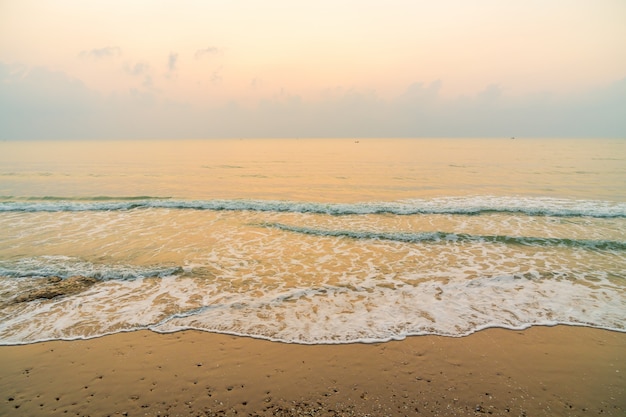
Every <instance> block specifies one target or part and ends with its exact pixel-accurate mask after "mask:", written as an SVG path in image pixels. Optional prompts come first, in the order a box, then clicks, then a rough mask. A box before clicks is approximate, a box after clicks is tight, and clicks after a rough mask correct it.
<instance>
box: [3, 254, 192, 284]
mask: <svg viewBox="0 0 626 417" xmlns="http://www.w3.org/2000/svg"><path fill="white" fill-rule="evenodd" d="M182 272H183V268H182V267H179V266H171V265H165V266H163V265H155V266H131V265H123V264H113V265H112V264H95V263H92V262H88V261H83V260H80V259H78V258H75V257H71V256H37V257H31V258H22V259H19V260H17V261H0V276H3V277H9V278H27V277H42V278H46V277H59V278H62V279H66V278H69V277H73V276H81V277H86V278H94V279H97V280H98V281H111V280H121V281H129V280H135V279H140V278H148V277H159V278H163V277H167V276H171V275H175V274H180V273H182Z"/></svg>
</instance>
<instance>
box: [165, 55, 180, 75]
mask: <svg viewBox="0 0 626 417" xmlns="http://www.w3.org/2000/svg"><path fill="white" fill-rule="evenodd" d="M177 63H178V54H176V53H174V52H172V53H170V55H169V57H168V59H167V69H168V71H170V72H174V71H176V64H177Z"/></svg>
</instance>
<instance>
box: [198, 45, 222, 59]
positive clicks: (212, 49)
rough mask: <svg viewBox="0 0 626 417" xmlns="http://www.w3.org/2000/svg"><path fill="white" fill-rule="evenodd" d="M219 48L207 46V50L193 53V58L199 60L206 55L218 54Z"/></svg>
mask: <svg viewBox="0 0 626 417" xmlns="http://www.w3.org/2000/svg"><path fill="white" fill-rule="evenodd" d="M219 51H220V50H219V48H217V47H215V46H209V47H208V48H204V49H198V50H197V51H196V53H195V55H194V56H195V58H196V59H200V58H202V57H204V56H206V55H215V54H217V53H218V52H219Z"/></svg>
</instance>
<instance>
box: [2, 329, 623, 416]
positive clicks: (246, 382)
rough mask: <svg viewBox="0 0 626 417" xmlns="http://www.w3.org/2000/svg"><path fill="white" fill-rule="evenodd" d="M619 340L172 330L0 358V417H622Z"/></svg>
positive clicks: (549, 334) (7, 349)
mask: <svg viewBox="0 0 626 417" xmlns="http://www.w3.org/2000/svg"><path fill="white" fill-rule="evenodd" d="M625 373H626V333H617V332H610V331H603V330H595V329H589V328H580V327H567V326H557V327H536V328H532V329H529V330H526V331H510V330H503V329H490V330H485V331H481V332H478V333H476V334H474V335H471V336H469V337H464V338H445V337H432V336H423V337H412V338H408V339H407V340H404V341H399V342H389V343H380V344H370V345H365V344H353V345H330V346H320V345H317V346H304V345H290V344H282V343H272V342H267V341H262V340H255V339H250V338H244V337H233V336H228V335H218V334H210V333H204V332H195V331H186V332H179V333H173V334H165V335H163V334H155V333H152V332H149V331H141V332H133V333H122V334H116V335H112V336H106V337H102V338H98V339H93V340H86V341H71V342H65V341H57V342H46V343H37V344H31V345H24V346H1V347H0V395H2V398H0V415H2V416H56V415H61V416H225V415H228V416H231V415H232V416H234V415H237V416H292V415H298V416H300V415H303V416H344V415H347V416H351V415H355V416H365V415H369V416H413V415H416V416H421V415H426V416H433V415H440V416H477V415H478V416H480V415H494V416H528V417H531V416H587V415H589V416H596V415H601V416H624V415H626V381H625V380H624V376H625Z"/></svg>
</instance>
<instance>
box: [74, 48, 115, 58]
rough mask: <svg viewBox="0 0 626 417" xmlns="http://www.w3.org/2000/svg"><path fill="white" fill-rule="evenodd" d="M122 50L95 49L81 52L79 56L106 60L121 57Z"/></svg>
mask: <svg viewBox="0 0 626 417" xmlns="http://www.w3.org/2000/svg"><path fill="white" fill-rule="evenodd" d="M121 54H122V49H121V48H120V47H119V46H105V47H103V48H94V49H91V50H88V51H87V50H85V51H80V53H79V54H78V56H79V57H81V58H95V59H100V58H106V57H109V56H120V55H121Z"/></svg>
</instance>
